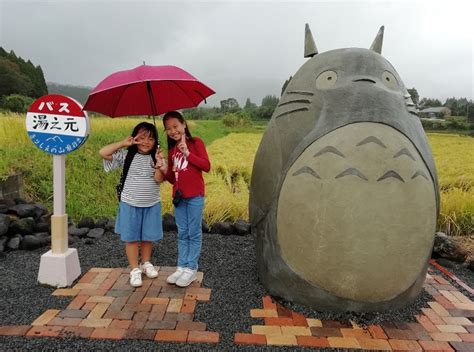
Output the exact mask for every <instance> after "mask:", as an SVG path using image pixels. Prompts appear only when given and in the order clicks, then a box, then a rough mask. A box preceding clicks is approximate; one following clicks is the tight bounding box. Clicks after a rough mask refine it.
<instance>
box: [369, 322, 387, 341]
mask: <svg viewBox="0 0 474 352" xmlns="http://www.w3.org/2000/svg"><path fill="white" fill-rule="evenodd" d="M368 330H369V332H370V334H371V335H372V337H373V338H374V339H385V340H387V339H388V337H387V335H386V334H385V331H384V330H383V329H382V328H381V327H380V326H378V325H369V327H368Z"/></svg>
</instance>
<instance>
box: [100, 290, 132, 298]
mask: <svg viewBox="0 0 474 352" xmlns="http://www.w3.org/2000/svg"><path fill="white" fill-rule="evenodd" d="M132 292H133V291H129V290H110V291H107V293H106V294H105V296H106V297H129V296H130V295H131V294H132Z"/></svg>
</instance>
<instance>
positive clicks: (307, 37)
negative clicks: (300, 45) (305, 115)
mask: <svg viewBox="0 0 474 352" xmlns="http://www.w3.org/2000/svg"><path fill="white" fill-rule="evenodd" d="M317 53H318V49H316V44H315V43H314V39H313V35H312V34H311V29H309V24H307V23H306V25H305V29H304V57H313V56H314V55H316V54H317Z"/></svg>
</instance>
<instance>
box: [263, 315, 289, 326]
mask: <svg viewBox="0 0 474 352" xmlns="http://www.w3.org/2000/svg"><path fill="white" fill-rule="evenodd" d="M264 320H265V325H278V326H293V319H291V318H288V317H286V318H281V317H278V318H264Z"/></svg>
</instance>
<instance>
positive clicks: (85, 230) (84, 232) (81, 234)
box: [67, 226, 90, 237]
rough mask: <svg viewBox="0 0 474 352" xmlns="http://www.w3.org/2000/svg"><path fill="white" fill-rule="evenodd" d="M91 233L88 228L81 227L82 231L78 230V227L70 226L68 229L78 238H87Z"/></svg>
mask: <svg viewBox="0 0 474 352" xmlns="http://www.w3.org/2000/svg"><path fill="white" fill-rule="evenodd" d="M89 231H90V229H89V228H88V227H81V228H80V229H78V228H77V227H76V226H69V228H68V229H67V232H68V233H69V234H70V235H71V236H78V237H86V236H87V233H88V232H89Z"/></svg>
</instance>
